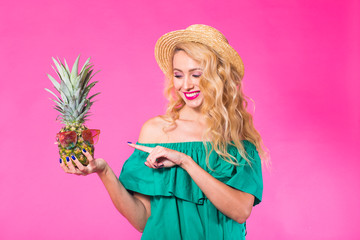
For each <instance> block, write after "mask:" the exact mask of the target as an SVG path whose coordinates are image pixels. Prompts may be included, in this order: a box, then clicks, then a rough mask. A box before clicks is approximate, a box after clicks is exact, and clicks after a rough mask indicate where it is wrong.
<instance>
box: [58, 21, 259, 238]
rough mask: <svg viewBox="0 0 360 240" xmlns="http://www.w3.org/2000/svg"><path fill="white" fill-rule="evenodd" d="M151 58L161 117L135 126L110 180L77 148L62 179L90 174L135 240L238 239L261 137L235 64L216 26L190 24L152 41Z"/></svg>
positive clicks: (251, 200) (254, 189) (254, 200)
mask: <svg viewBox="0 0 360 240" xmlns="http://www.w3.org/2000/svg"><path fill="white" fill-rule="evenodd" d="M155 58H156V60H157V62H158V64H159V66H160V68H161V70H162V71H163V72H164V74H165V75H166V76H167V79H168V80H169V82H168V87H167V89H166V93H167V95H168V98H169V105H168V109H167V112H166V114H165V115H164V116H158V117H155V118H152V119H150V120H148V121H147V122H146V123H145V124H144V125H143V127H142V129H141V132H140V136H139V139H138V143H137V144H133V143H129V146H131V147H134V148H135V151H134V153H133V154H132V155H131V156H130V158H129V159H128V160H127V161H126V162H125V163H124V166H123V169H122V172H121V174H120V177H119V180H120V181H119V180H118V178H117V177H116V175H115V174H114V172H113V171H112V170H111V169H110V167H109V166H108V164H107V163H106V162H105V160H103V159H100V158H97V159H93V158H92V156H91V155H90V154H89V153H87V152H85V151H84V154H85V156H86V157H87V158H88V160H89V162H90V163H89V165H88V166H86V167H84V166H82V165H81V164H80V162H79V161H78V160H75V161H74V162H75V163H76V165H77V168H74V167H73V166H72V164H69V167H67V166H66V165H64V163H62V168H63V169H64V170H65V172H68V173H74V174H79V175H80V174H81V175H87V174H90V173H94V172H96V173H97V174H98V175H99V177H100V179H101V180H102V182H103V183H104V185H105V187H106V189H107V191H108V192H109V194H110V197H111V199H112V201H113V203H114V205H115V206H116V208H117V209H118V210H119V211H120V213H121V214H122V215H124V216H125V217H126V218H127V219H128V220H129V222H130V223H131V224H132V225H133V226H134V227H135V228H136V229H137V230H139V231H140V232H143V235H142V239H216V240H219V239H245V234H246V225H245V224H246V219H247V218H248V217H249V216H250V213H251V210H252V207H253V206H254V205H256V204H258V203H259V202H260V201H261V197H262V174H261V160H260V159H261V158H260V156H261V157H262V158H263V157H264V156H265V152H264V150H263V148H262V140H261V137H260V135H259V133H258V132H257V131H256V129H255V128H254V126H253V121H252V116H251V114H249V113H248V112H247V110H246V106H247V101H246V100H245V95H244V94H243V92H242V84H241V80H242V77H243V74H244V67H243V63H242V61H241V58H240V57H239V55H238V54H237V52H236V51H235V50H234V49H233V48H232V47H231V46H230V45H229V44H228V42H227V40H226V38H225V37H224V36H223V35H222V34H221V33H220V32H219V31H217V30H216V29H214V28H212V27H209V26H206V25H192V26H190V27H188V28H187V29H185V30H179V31H174V32H170V33H167V34H165V35H164V36H162V37H161V38H160V39H159V40H158V42H157V43H156V46H155Z"/></svg>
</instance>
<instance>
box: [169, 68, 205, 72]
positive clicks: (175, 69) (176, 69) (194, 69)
mask: <svg viewBox="0 0 360 240" xmlns="http://www.w3.org/2000/svg"><path fill="white" fill-rule="evenodd" d="M197 70H200V71H202V69H201V68H192V69H190V70H189V72H193V71H197ZM174 71H179V72H182V71H181V70H180V69H178V68H174Z"/></svg>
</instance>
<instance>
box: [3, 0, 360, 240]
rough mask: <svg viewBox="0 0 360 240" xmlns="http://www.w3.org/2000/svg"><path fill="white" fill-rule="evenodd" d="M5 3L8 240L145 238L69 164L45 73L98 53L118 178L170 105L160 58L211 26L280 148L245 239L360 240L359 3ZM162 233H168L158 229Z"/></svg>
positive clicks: (101, 109)
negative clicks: (187, 31) (187, 35)
mask: <svg viewBox="0 0 360 240" xmlns="http://www.w3.org/2000/svg"><path fill="white" fill-rule="evenodd" d="M225 2H226V3H221V2H220V1H210V0H202V1H190V0H184V1H174V2H171V1H165V0H163V1H139V0H131V1H126V2H125V1H124V2H122V1H115V0H113V1H111V0H102V1H94V0H88V1H75V2H73V1H70V0H63V1H45V0H41V1H40V0H36V1H24V0H22V1H2V2H1V3H0V72H1V80H0V81H1V82H0V112H1V118H0V136H1V140H0V153H1V166H0V239H65V238H66V239H139V238H140V236H141V235H140V234H139V233H138V232H137V231H136V230H135V229H133V228H132V227H131V226H130V224H129V223H128V222H127V220H126V219H125V218H123V217H122V216H121V215H120V214H119V213H118V212H117V211H116V209H115V207H113V205H112V203H111V200H110V198H109V196H108V195H107V192H106V191H105V189H104V187H103V186H102V183H101V182H100V181H99V179H98V177H97V176H96V175H91V176H88V177H78V176H73V175H67V174H65V173H64V172H63V171H62V169H61V168H60V166H59V162H58V153H57V148H56V146H55V145H54V144H53V142H54V135H55V133H56V132H57V131H58V130H59V129H60V127H61V125H60V124H59V123H58V122H55V118H56V115H57V113H56V111H55V110H53V109H52V102H51V101H50V100H49V98H50V97H51V96H50V94H49V93H47V92H45V91H44V88H45V87H47V88H51V89H53V88H52V86H51V82H50V80H48V78H47V76H46V73H50V74H52V75H54V71H53V70H52V68H51V64H52V61H51V57H52V56H54V57H56V56H58V57H60V58H64V57H65V58H66V59H67V60H68V63H69V64H71V65H72V63H73V62H74V60H75V58H76V56H77V55H78V54H79V53H81V54H82V58H81V61H80V62H81V64H82V63H83V62H84V61H85V59H86V58H87V57H90V56H91V57H92V62H93V63H94V64H95V69H96V70H99V69H100V70H101V72H100V73H99V74H98V75H97V76H96V80H99V81H100V82H99V84H98V85H97V87H96V90H97V91H101V92H102V94H101V95H99V96H98V97H97V99H98V102H96V103H95V104H94V107H93V110H92V112H93V113H94V115H93V116H92V118H91V121H90V122H89V123H88V126H89V127H91V128H100V129H101V131H102V133H101V136H100V141H99V144H98V145H97V147H96V155H97V156H98V157H103V158H105V159H106V160H107V161H108V162H109V164H110V165H111V167H112V168H113V169H114V171H115V172H116V173H117V174H119V172H120V170H121V167H122V165H123V163H124V161H125V160H126V159H127V158H128V156H129V155H130V154H131V152H132V149H130V148H129V147H128V146H127V145H126V142H127V141H136V140H137V136H138V133H139V131H140V128H141V126H142V124H143V123H144V121H146V120H147V119H148V118H150V117H153V116H155V115H158V114H162V113H163V112H164V109H165V103H166V100H165V99H164V97H163V95H162V92H163V85H164V84H163V79H164V77H163V75H162V73H161V71H160V69H159V68H158V66H157V64H156V62H155V59H154V56H153V49H154V45H155V42H156V40H157V39H158V38H159V37H160V36H161V35H162V34H164V33H166V32H169V31H172V30H176V29H182V28H185V27H187V26H189V25H191V24H194V23H204V24H208V25H211V26H214V27H215V28H217V29H219V30H220V31H222V32H223V33H224V34H225V36H226V37H227V38H228V39H229V41H230V44H232V46H233V47H234V48H235V49H236V50H237V51H238V52H239V53H240V55H241V56H242V58H243V60H244V63H245V69H246V70H245V78H244V85H245V91H246V93H247V95H249V96H250V97H252V98H253V99H254V101H255V103H256V112H255V114H254V116H255V123H256V126H257V128H258V130H259V131H260V132H261V134H262V136H263V138H264V142H265V144H266V145H267V146H268V148H269V149H270V151H271V155H272V163H273V166H272V170H271V171H264V196H263V202H262V203H261V204H260V205H258V206H257V207H255V208H254V209H253V212H252V216H251V217H250V219H249V220H248V239H250V240H251V239H277V240H278V239H359V238H360V228H359V221H360V219H359V217H360V210H359V209H360V208H359V201H360V191H359V190H360V174H359V173H358V172H359V167H360V163H359V154H358V149H359V147H358V143H359V135H360V131H359V122H360V112H359V109H360V108H359V105H360V104H359V103H360V100H359V94H358V92H359V90H360V86H359V80H360V78H359V77H360V72H359V66H360V56H359V55H360V49H359V43H360V17H359V16H360V4H359V1H358V0H348V1H341V0H336V1H328V0H326V1H325V0H316V1H314V0H305V1H300V0H298V1H289V0H276V1H274V0H271V1H270V0H263V1H260V0H257V1H239V0H234V1H225ZM156 231H161V229H157V230H156Z"/></svg>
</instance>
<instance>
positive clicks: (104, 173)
mask: <svg viewBox="0 0 360 240" xmlns="http://www.w3.org/2000/svg"><path fill="white" fill-rule="evenodd" d="M108 171H109V165H108V164H107V163H106V162H105V164H104V167H103V168H102V169H99V171H97V172H96V173H97V174H98V175H99V177H102V176H106V174H107V173H108Z"/></svg>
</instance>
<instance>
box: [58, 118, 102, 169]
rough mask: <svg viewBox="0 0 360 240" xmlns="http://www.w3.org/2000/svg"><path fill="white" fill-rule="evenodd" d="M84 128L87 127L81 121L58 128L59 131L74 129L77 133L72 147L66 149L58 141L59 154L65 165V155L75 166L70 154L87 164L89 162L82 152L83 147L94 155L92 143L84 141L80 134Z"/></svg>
mask: <svg viewBox="0 0 360 240" xmlns="http://www.w3.org/2000/svg"><path fill="white" fill-rule="evenodd" d="M86 129H88V128H87V127H86V126H85V125H83V124H81V123H74V124H71V125H67V126H65V127H63V128H62V129H61V130H60V132H67V131H74V132H76V135H77V143H76V146H75V147H74V148H72V149H66V148H64V147H63V146H62V145H61V144H60V142H58V148H59V154H60V157H61V159H62V160H63V162H64V163H65V165H66V166H67V161H66V157H69V158H70V160H71V162H72V164H73V165H74V166H75V167H76V164H75V163H74V161H73V160H72V158H71V156H72V155H74V156H75V157H76V158H77V159H78V160H79V162H80V163H81V164H82V165H84V166H87V165H88V164H89V161H88V159H87V158H86V156H85V155H84V154H83V153H82V149H85V150H86V151H87V152H89V153H90V155H92V156H94V150H95V148H94V145H92V144H88V143H85V142H84V139H83V138H82V135H81V133H82V131H84V130H86Z"/></svg>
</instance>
